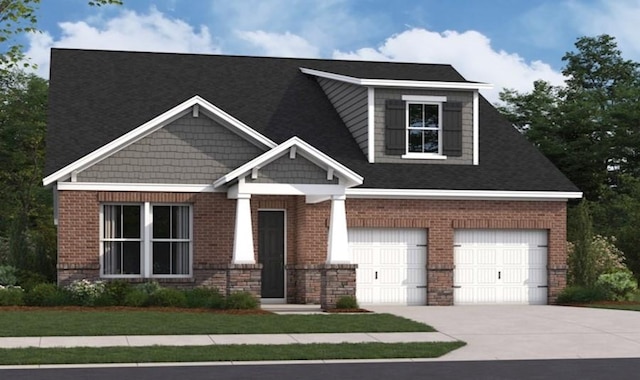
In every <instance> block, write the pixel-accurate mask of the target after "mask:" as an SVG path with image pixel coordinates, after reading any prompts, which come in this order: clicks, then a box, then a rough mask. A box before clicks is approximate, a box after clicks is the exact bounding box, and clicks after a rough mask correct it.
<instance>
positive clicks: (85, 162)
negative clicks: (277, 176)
mask: <svg viewBox="0 0 640 380" xmlns="http://www.w3.org/2000/svg"><path fill="white" fill-rule="evenodd" d="M195 105H198V106H199V107H201V109H200V111H208V112H209V113H210V114H211V115H214V116H215V117H216V118H218V119H219V120H222V121H223V122H226V123H227V124H229V125H230V126H232V127H235V128H236V129H238V130H239V131H240V132H241V133H242V134H244V135H246V136H248V137H250V138H252V139H254V141H255V142H257V143H259V144H262V145H264V146H265V147H266V148H274V147H275V146H277V144H276V143H275V142H273V141H272V140H270V139H268V138H267V137H266V136H264V135H262V134H260V133H258V132H257V131H256V130H254V129H253V128H251V127H249V126H248V125H246V124H244V123H242V122H241V121H240V120H238V119H236V118H234V117H233V116H231V115H229V114H228V113H226V112H224V111H223V110H221V109H220V108H218V107H216V106H214V105H213V104H211V103H210V102H208V101H206V100H205V99H203V98H202V97H200V96H198V95H196V96H194V97H193V98H191V99H189V100H187V101H185V102H183V103H181V104H179V105H177V106H175V107H173V108H172V109H170V110H168V111H166V112H164V113H163V114H161V115H159V116H156V117H155V118H153V119H151V120H149V121H148V122H146V123H144V124H142V125H140V126H139V127H137V128H135V129H133V130H132V131H129V132H127V133H125V134H124V135H122V136H120V137H118V138H117V139H115V140H113V141H111V142H110V143H108V144H106V145H103V146H102V147H101V148H98V149H97V150H95V151H93V152H91V153H89V154H87V155H86V156H84V157H82V158H80V159H79V160H76V161H74V162H72V163H71V164H69V165H67V166H65V167H64V168H62V169H60V170H58V171H56V172H55V173H53V174H51V175H49V176H47V177H45V178H44V179H43V180H42V184H43V185H44V186H47V185H49V184H51V183H54V182H56V181H60V180H62V179H63V178H65V177H68V176H69V175H70V174H71V173H73V172H80V171H82V170H84V169H86V168H88V167H89V166H91V165H93V164H95V163H97V162H99V161H101V160H103V159H104V158H106V157H108V156H110V155H112V154H114V153H115V152H117V151H119V150H121V149H123V148H125V147H127V146H129V145H131V144H133V143H134V142H136V141H138V140H140V139H142V138H144V137H146V136H148V135H149V134H151V133H153V132H155V131H157V130H158V129H160V128H162V127H164V126H166V125H167V124H169V123H170V122H172V121H174V120H176V119H177V118H179V117H181V116H183V115H185V114H186V113H188V112H189V110H190V108H191V107H193V106H195Z"/></svg>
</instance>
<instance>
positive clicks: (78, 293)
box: [66, 279, 105, 306]
mask: <svg viewBox="0 0 640 380" xmlns="http://www.w3.org/2000/svg"><path fill="white" fill-rule="evenodd" d="M66 290H67V291H68V292H69V294H70V295H71V299H72V301H73V303H74V304H76V305H79V306H94V305H95V303H96V300H97V299H98V298H100V297H101V296H102V294H103V293H104V291H105V284H104V282H102V281H95V282H91V281H89V280H86V279H83V280H75V281H73V282H72V283H71V284H69V285H68V286H67V287H66Z"/></svg>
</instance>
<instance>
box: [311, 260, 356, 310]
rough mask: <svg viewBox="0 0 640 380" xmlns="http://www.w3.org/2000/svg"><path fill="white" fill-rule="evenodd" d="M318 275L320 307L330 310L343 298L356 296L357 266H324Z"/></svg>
mask: <svg viewBox="0 0 640 380" xmlns="http://www.w3.org/2000/svg"><path fill="white" fill-rule="evenodd" d="M320 268H321V273H320V307H322V308H323V309H332V308H335V307H336V302H337V301H338V299H339V298H340V297H343V296H352V297H355V296H356V268H358V265H357V264H325V265H321V266H320Z"/></svg>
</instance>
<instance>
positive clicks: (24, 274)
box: [18, 270, 48, 292]
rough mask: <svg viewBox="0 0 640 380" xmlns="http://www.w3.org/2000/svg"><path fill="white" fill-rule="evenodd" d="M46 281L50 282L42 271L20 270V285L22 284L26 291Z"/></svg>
mask: <svg viewBox="0 0 640 380" xmlns="http://www.w3.org/2000/svg"><path fill="white" fill-rule="evenodd" d="M46 282H48V280H47V277H46V276H45V275H43V274H41V273H38V272H32V271H29V270H19V271H18V285H20V287H21V288H22V289H24V291H25V292H28V291H30V290H31V289H33V288H34V287H35V286H36V285H39V284H44V283H46Z"/></svg>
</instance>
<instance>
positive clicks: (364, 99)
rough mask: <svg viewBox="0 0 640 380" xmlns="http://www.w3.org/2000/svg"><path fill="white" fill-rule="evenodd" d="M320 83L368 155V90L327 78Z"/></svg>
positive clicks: (320, 80) (319, 81)
mask: <svg viewBox="0 0 640 380" xmlns="http://www.w3.org/2000/svg"><path fill="white" fill-rule="evenodd" d="M318 83H319V84H320V87H322V90H323V91H324V93H325V94H326V95H327V97H328V98H329V101H331V104H333V107H334V108H335V109H336V111H337V112H338V115H340V118H341V119H342V121H343V122H344V124H345V125H346V126H347V128H348V129H349V132H351V135H352V136H353V138H354V139H355V140H356V143H357V144H358V146H359V147H360V149H362V153H364V154H365V155H366V154H367V153H368V152H367V149H368V146H369V144H368V138H367V126H368V114H367V112H368V111H367V106H368V95H367V88H366V87H362V86H356V85H354V84H349V83H343V82H338V81H335V80H331V79H326V78H318Z"/></svg>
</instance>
